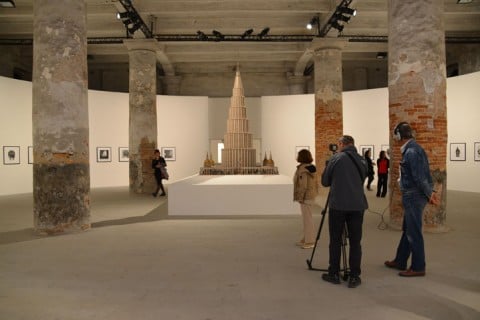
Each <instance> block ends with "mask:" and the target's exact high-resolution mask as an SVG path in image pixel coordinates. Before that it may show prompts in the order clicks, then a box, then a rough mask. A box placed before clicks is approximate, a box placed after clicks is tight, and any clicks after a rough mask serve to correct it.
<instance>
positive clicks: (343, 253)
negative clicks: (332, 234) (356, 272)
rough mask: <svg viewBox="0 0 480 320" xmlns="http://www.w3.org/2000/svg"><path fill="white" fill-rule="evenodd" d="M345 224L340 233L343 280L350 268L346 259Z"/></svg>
mask: <svg viewBox="0 0 480 320" xmlns="http://www.w3.org/2000/svg"><path fill="white" fill-rule="evenodd" d="M347 230H348V229H347V226H346V225H345V229H344V231H343V234H342V262H343V267H342V272H343V276H342V278H343V280H344V281H347V280H348V277H349V275H350V270H349V268H348V260H347V248H346V247H347V238H348V236H347Z"/></svg>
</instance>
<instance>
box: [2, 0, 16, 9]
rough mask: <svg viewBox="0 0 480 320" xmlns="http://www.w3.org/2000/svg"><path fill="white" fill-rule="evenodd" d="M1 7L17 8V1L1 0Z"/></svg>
mask: <svg viewBox="0 0 480 320" xmlns="http://www.w3.org/2000/svg"><path fill="white" fill-rule="evenodd" d="M0 8H15V2H13V0H1V1H0Z"/></svg>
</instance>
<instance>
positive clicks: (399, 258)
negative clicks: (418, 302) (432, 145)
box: [385, 122, 439, 277]
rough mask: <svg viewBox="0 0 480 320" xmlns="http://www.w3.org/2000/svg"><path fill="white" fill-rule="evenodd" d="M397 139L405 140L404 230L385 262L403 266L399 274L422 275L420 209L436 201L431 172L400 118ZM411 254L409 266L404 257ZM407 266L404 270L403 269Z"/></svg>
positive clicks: (402, 182)
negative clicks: (388, 259)
mask: <svg viewBox="0 0 480 320" xmlns="http://www.w3.org/2000/svg"><path fill="white" fill-rule="evenodd" d="M394 133H395V137H396V139H399V140H402V141H405V143H404V144H403V146H402V147H401V149H400V150H401V152H402V161H401V162H400V181H399V182H400V190H401V191H402V204H403V208H404V216H403V227H402V229H403V233H402V237H401V238H400V243H399V244H398V248H397V254H396V256H395V259H394V260H392V261H385V266H387V267H389V268H394V269H398V270H402V271H401V272H400V273H399V275H400V276H402V277H422V276H425V248H424V243H423V234H422V222H423V209H424V208H425V206H426V205H427V202H430V203H432V204H435V205H437V204H438V203H439V201H438V199H437V198H436V196H435V191H434V190H433V181H432V175H431V174H430V166H429V163H428V158H427V154H426V153H425V151H424V150H423V148H422V147H421V146H420V145H419V144H418V143H417V142H416V141H415V139H414V138H413V134H412V128H411V127H410V125H409V124H408V123H406V122H401V123H399V124H398V125H397V127H396V128H395V131H394ZM410 254H411V255H412V260H411V264H410V267H409V268H408V269H407V260H408V258H409V256H410ZM405 269H407V270H405Z"/></svg>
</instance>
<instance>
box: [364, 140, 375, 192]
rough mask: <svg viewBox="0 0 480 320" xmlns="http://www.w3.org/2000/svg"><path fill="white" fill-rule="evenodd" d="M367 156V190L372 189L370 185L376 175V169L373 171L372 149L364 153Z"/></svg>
mask: <svg viewBox="0 0 480 320" xmlns="http://www.w3.org/2000/svg"><path fill="white" fill-rule="evenodd" d="M363 156H364V157H365V161H367V169H368V170H367V177H368V179H367V190H368V191H372V188H371V187H370V185H371V184H372V181H373V178H374V176H375V171H373V161H372V155H371V149H367V150H366V151H365V153H364V155H363Z"/></svg>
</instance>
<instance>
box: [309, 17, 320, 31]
mask: <svg viewBox="0 0 480 320" xmlns="http://www.w3.org/2000/svg"><path fill="white" fill-rule="evenodd" d="M318 24H319V19H318V16H315V17H313V18H312V20H310V22H309V23H308V24H307V29H308V30H312V28H313V26H314V25H318Z"/></svg>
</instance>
